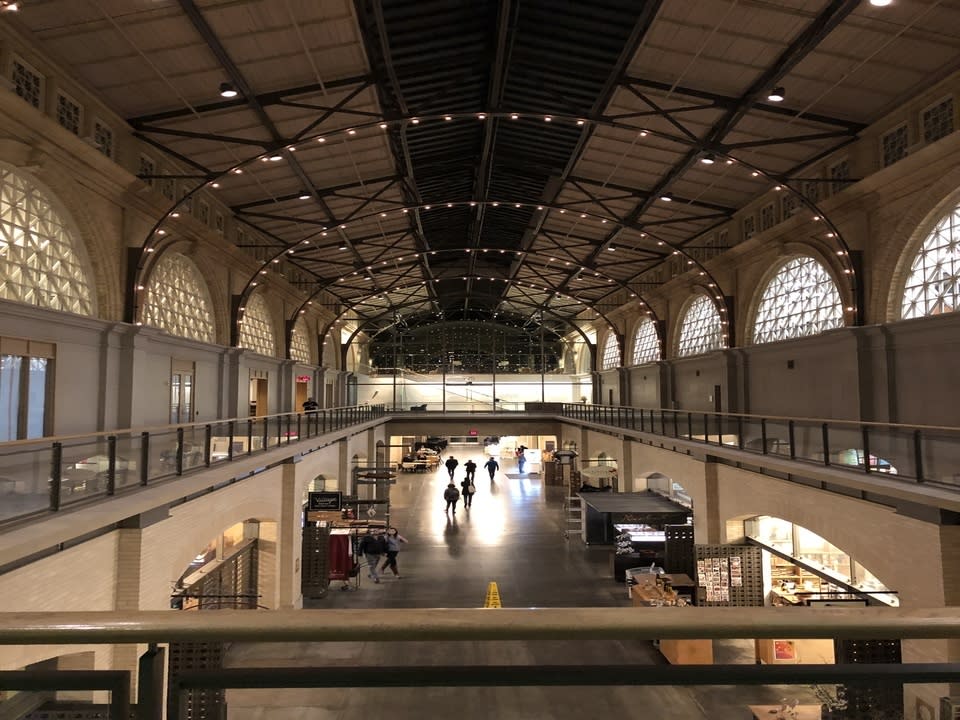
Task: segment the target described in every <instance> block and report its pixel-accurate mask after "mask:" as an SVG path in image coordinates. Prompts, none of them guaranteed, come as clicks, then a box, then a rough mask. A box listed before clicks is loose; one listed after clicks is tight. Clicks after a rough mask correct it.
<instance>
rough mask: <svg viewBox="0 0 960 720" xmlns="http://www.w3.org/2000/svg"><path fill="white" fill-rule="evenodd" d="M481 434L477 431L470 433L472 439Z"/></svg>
mask: <svg viewBox="0 0 960 720" xmlns="http://www.w3.org/2000/svg"><path fill="white" fill-rule="evenodd" d="M478 434H479V433H478V432H477V431H476V430H471V431H470V437H476V436H477V435H478Z"/></svg>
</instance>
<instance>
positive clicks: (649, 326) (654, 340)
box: [633, 318, 660, 365]
mask: <svg viewBox="0 0 960 720" xmlns="http://www.w3.org/2000/svg"><path fill="white" fill-rule="evenodd" d="M659 359H660V335H658V334H657V324H656V323H655V322H654V321H653V320H651V319H650V318H647V319H646V320H641V321H640V324H639V325H637V332H636V334H634V336H633V364H634V365H643V363H648V362H653V361H655V360H659Z"/></svg>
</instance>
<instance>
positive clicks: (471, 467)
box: [463, 458, 477, 482]
mask: <svg viewBox="0 0 960 720" xmlns="http://www.w3.org/2000/svg"><path fill="white" fill-rule="evenodd" d="M463 469H464V470H466V471H467V480H469V481H470V482H473V481H474V479H475V476H476V474H477V464H476V463H475V462H474V461H473V458H470V459H469V460H467V461H466V462H465V463H464V464H463Z"/></svg>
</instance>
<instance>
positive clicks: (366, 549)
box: [358, 527, 407, 583]
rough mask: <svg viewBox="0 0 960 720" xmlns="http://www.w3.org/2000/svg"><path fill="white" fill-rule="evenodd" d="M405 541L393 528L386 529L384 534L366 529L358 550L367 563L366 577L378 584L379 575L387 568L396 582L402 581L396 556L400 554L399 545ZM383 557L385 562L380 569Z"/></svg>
mask: <svg viewBox="0 0 960 720" xmlns="http://www.w3.org/2000/svg"><path fill="white" fill-rule="evenodd" d="M406 541H407V539H406V538H405V537H404V536H403V535H401V534H400V533H399V532H397V529H396V528H395V527H392V528H388V529H387V531H386V532H385V533H380V532H378V533H374V532H373V530H372V529H368V530H367V533H366V535H364V536H363V538H361V540H360V546H359V548H358V549H359V551H360V554H362V555H363V556H364V558H366V561H367V577H369V578H370V579H371V580H373V581H374V582H375V583H379V582H380V573H381V572H386V570H387V569H388V568H389V569H390V570H391V571H392V572H393V575H394V577H396V578H397V580H400V579H402V576H401V575H400V570H399V569H398V568H397V555H398V554H399V553H400V543H405V542H406ZM384 555H386V560H384V561H383V566H382V567H381V565H380V562H381V559H382V558H383V556H384Z"/></svg>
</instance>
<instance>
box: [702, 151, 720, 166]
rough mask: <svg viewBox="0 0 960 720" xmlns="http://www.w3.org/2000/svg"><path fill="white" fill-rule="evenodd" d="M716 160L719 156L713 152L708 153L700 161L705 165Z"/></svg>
mask: <svg viewBox="0 0 960 720" xmlns="http://www.w3.org/2000/svg"><path fill="white" fill-rule="evenodd" d="M716 161H717V158H716V156H714V154H713V153H707V154H706V155H704V156H703V157H701V158H700V162H702V163H703V164H704V165H713V164H714V163H715V162H716Z"/></svg>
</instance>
